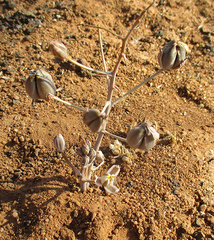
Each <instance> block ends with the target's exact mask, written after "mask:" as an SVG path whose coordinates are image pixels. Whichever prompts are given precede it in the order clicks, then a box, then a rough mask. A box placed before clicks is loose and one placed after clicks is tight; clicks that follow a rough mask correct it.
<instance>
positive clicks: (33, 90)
mask: <svg viewBox="0 0 214 240" xmlns="http://www.w3.org/2000/svg"><path fill="white" fill-rule="evenodd" d="M25 89H26V92H27V94H28V95H29V96H30V97H31V98H32V99H44V100H46V99H47V95H48V94H49V93H51V94H53V95H55V94H56V87H55V84H54V82H53V80H52V77H51V75H50V74H49V73H47V72H46V71H45V70H43V69H36V70H34V71H31V72H30V73H29V77H28V78H27V80H26V82H25Z"/></svg>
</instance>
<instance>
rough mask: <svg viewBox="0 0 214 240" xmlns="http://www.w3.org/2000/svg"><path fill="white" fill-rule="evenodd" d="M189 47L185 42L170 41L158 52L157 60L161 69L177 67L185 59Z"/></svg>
mask: <svg viewBox="0 0 214 240" xmlns="http://www.w3.org/2000/svg"><path fill="white" fill-rule="evenodd" d="M188 51H189V49H188V47H187V45H186V44H185V43H182V42H180V41H170V42H168V43H167V44H166V45H165V46H164V47H163V49H162V50H161V51H160V53H159V54H158V62H159V64H160V67H161V68H163V69H177V68H179V67H180V66H182V64H183V63H184V61H185V60H186V52H188Z"/></svg>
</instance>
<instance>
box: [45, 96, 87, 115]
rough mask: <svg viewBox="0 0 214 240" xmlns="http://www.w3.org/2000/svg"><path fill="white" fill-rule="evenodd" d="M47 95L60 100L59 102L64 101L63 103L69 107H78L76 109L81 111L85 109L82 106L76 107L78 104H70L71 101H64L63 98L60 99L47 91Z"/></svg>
mask: <svg viewBox="0 0 214 240" xmlns="http://www.w3.org/2000/svg"><path fill="white" fill-rule="evenodd" d="M49 96H50V97H51V98H53V99H55V100H57V101H59V102H61V103H64V104H66V105H69V106H70V107H73V108H76V109H78V110H80V111H83V112H85V111H86V110H85V109H84V108H81V107H78V106H76V105H74V104H72V103H69V102H66V101H64V100H62V99H60V98H58V97H56V96H54V95H53V94H50V93H49Z"/></svg>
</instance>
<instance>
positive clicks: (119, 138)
mask: <svg viewBox="0 0 214 240" xmlns="http://www.w3.org/2000/svg"><path fill="white" fill-rule="evenodd" d="M103 133H105V134H107V135H109V136H111V137H113V138H117V139H118V140H120V141H122V142H127V141H126V138H123V137H120V136H117V135H115V134H113V133H110V132H108V131H103Z"/></svg>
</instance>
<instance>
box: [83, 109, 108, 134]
mask: <svg viewBox="0 0 214 240" xmlns="http://www.w3.org/2000/svg"><path fill="white" fill-rule="evenodd" d="M83 122H84V123H85V124H86V125H87V126H89V128H90V130H91V131H92V132H97V131H99V129H100V127H101V125H102V122H103V118H102V116H101V113H100V111H99V110H97V109H88V110H87V111H85V112H84V113H83Z"/></svg>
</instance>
